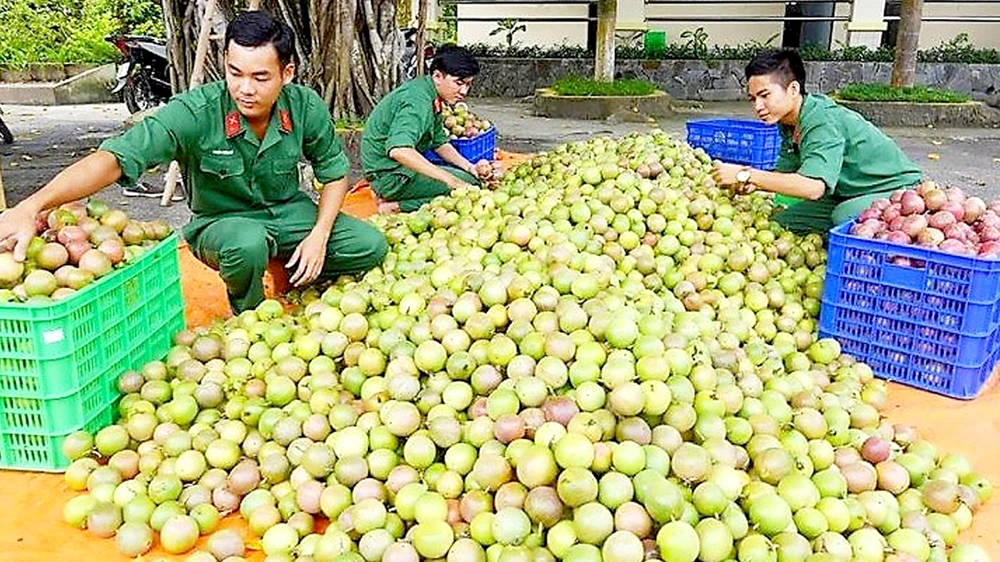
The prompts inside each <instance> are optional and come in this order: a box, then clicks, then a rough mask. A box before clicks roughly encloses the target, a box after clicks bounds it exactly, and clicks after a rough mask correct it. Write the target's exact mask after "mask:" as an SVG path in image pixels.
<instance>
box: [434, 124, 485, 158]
mask: <svg viewBox="0 0 1000 562" xmlns="http://www.w3.org/2000/svg"><path fill="white" fill-rule="evenodd" d="M449 142H450V143H451V145H452V146H454V147H455V150H457V151H458V153H459V154H461V155H462V156H463V157H464V158H465V159H466V160H468V161H469V162H472V163H473V164H475V163H476V162H478V161H480V160H483V159H485V160H493V157H494V155H495V154H496V149H497V128H496V127H490V128H489V129H486V130H485V131H483V132H482V133H480V134H479V135H477V136H475V137H473V138H471V139H454V140H452V141H449ZM424 158H426V159H427V160H429V161H430V162H431V163H433V164H444V160H442V159H441V157H440V156H438V155H437V153H436V152H434V151H433V150H428V151H426V152H424Z"/></svg>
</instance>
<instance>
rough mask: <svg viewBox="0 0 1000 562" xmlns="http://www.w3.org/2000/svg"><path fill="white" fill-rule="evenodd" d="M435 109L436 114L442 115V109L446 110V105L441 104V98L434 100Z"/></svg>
mask: <svg viewBox="0 0 1000 562" xmlns="http://www.w3.org/2000/svg"><path fill="white" fill-rule="evenodd" d="M431 107H433V108H434V113H441V109H442V108H444V104H443V103H441V98H434V103H433V104H431Z"/></svg>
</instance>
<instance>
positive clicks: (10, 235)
mask: <svg viewBox="0 0 1000 562" xmlns="http://www.w3.org/2000/svg"><path fill="white" fill-rule="evenodd" d="M35 234H36V231H35V213H33V212H31V210H30V209H27V208H25V207H23V206H17V207H14V208H13V209H9V210H7V211H4V212H3V214H0V246H2V247H4V248H10V247H11V246H12V245H13V247H14V259H15V260H16V261H19V262H23V261H24V260H25V259H26V258H27V257H28V243H30V242H31V238H32V237H33V236H34V235H35Z"/></svg>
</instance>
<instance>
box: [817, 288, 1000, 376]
mask: <svg viewBox="0 0 1000 562" xmlns="http://www.w3.org/2000/svg"><path fill="white" fill-rule="evenodd" d="M820 330H821V331H822V332H823V333H825V334H828V335H829V336H831V337H834V338H841V337H849V338H855V339H858V340H861V341H867V342H870V343H872V344H876V345H878V346H880V347H882V348H883V349H885V350H886V352H887V353H891V352H898V353H903V354H912V355H916V356H920V357H925V358H928V359H934V360H938V361H945V362H947V363H949V364H951V365H955V366H960V367H977V366H979V365H982V363H983V361H985V360H986V359H987V358H988V357H989V356H990V355H991V354H992V353H993V352H994V350H996V349H997V344H998V343H1000V327H997V328H994V329H993V331H992V332H990V333H987V334H964V333H962V332H954V331H949V330H943V329H940V328H931V327H928V326H925V325H921V324H918V323H917V322H911V321H909V317H907V316H906V315H905V314H902V315H899V314H884V313H882V314H880V313H875V312H863V311H860V310H856V309H852V308H850V307H846V306H840V305H837V304H831V303H829V302H824V303H823V310H822V314H821V317H820Z"/></svg>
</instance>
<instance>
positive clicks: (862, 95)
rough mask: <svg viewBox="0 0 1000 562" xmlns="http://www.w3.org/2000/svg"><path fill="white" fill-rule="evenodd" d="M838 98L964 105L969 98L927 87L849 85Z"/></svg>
mask: <svg viewBox="0 0 1000 562" xmlns="http://www.w3.org/2000/svg"><path fill="white" fill-rule="evenodd" d="M836 95H837V97H839V98H842V99H845V100H852V101H908V102H917V103H963V102H967V101H969V96H967V95H965V94H962V93H959V92H953V91H951V90H943V89H940V88H930V87H927V86H910V87H906V88H897V87H893V86H889V85H888V84H869V83H862V84H849V85H847V86H844V87H843V88H841V90H840V91H838V92H837V94H836Z"/></svg>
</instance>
